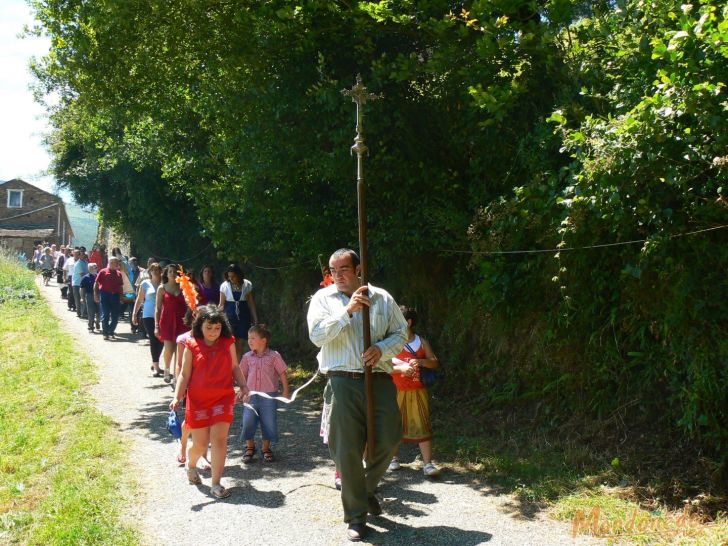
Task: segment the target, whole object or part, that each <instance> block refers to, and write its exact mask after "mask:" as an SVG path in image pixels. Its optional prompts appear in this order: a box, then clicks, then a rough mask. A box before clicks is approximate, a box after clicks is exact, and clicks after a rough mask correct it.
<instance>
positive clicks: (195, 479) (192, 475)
mask: <svg viewBox="0 0 728 546" xmlns="http://www.w3.org/2000/svg"><path fill="white" fill-rule="evenodd" d="M187 479H188V480H189V482H190V484H192V485H200V484H201V483H202V478H200V473H199V472H197V469H196V468H190V467H187Z"/></svg>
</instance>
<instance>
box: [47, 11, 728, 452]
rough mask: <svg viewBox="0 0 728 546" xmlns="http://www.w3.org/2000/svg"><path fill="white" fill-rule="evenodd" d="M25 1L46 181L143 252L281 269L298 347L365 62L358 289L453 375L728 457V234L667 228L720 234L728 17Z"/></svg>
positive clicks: (347, 216)
mask: <svg viewBox="0 0 728 546" xmlns="http://www.w3.org/2000/svg"><path fill="white" fill-rule="evenodd" d="M33 3H34V5H35V6H36V10H37V16H38V18H39V20H40V21H41V23H42V28H43V29H44V31H46V32H48V33H49V34H50V35H51V37H52V39H53V44H54V45H53V51H52V56H51V57H49V58H47V59H44V60H43V61H41V62H39V63H38V64H37V66H36V71H37V74H38V81H39V90H40V91H41V93H42V92H55V93H58V94H59V96H60V106H59V107H58V108H57V109H55V110H54V111H53V114H52V122H53V126H54V133H53V136H52V139H51V141H52V149H53V153H54V158H55V159H54V172H55V174H56V176H57V178H58V180H59V182H60V184H61V185H62V186H64V187H66V188H69V189H70V190H71V191H72V192H73V193H74V195H76V196H77V198H78V199H79V200H81V201H82V202H84V203H96V204H98V205H100V207H101V211H102V214H103V215H104V218H105V220H106V221H107V222H112V223H113V222H115V223H116V225H117V226H118V227H120V228H122V229H124V230H125V231H127V232H128V233H129V234H130V235H131V236H132V238H133V239H134V240H135V241H137V242H138V244H139V245H140V246H141V247H143V248H150V249H151V248H152V245H158V246H163V247H164V248H165V249H166V250H164V251H161V252H158V253H166V254H167V255H170V256H180V255H181V254H185V252H184V251H183V250H182V249H180V248H179V247H180V246H184V248H185V250H186V249H190V250H194V252H189V253H187V254H189V255H193V254H195V252H198V251H200V250H204V248H205V244H206V242H207V241H208V240H209V241H211V242H212V243H213V245H214V247H215V249H216V250H217V252H218V255H217V257H219V258H221V259H222V258H228V257H229V258H235V259H242V260H248V261H250V262H255V263H258V264H266V265H272V264H277V265H290V266H291V268H290V269H287V270H284V271H283V272H277V273H265V270H257V274H258V275H260V276H261V286H263V287H266V289H268V290H270V291H271V293H272V294H275V292H276V290H279V291H286V293H287V294H288V296H287V297H288V298H290V299H285V302H287V303H286V304H283V303H280V304H279V305H275V303H276V301H280V302H283V301H284V300H283V299H279V300H276V299H275V297H270V298H269V301H270V304H269V309H273V308H275V309H279V312H277V313H273V312H271V314H274V315H276V316H274V317H272V318H274V319H277V320H278V321H279V322H281V321H282V322H283V323H285V324H287V325H290V327H291V328H292V329H290V328H287V330H288V331H291V332H298V334H297V336H294V337H298V338H300V341H301V343H305V335H304V334H303V331H302V323H301V321H296V320H292V319H291V317H290V313H291V308H293V309H294V311H295V312H298V311H299V309H298V307H297V305H299V306H300V307H301V310H302V309H303V307H304V305H303V300H304V299H305V295H306V294H307V293H309V292H310V291H311V290H312V288H313V287H312V285H315V279H316V265H315V260H316V256H317V255H318V254H320V253H323V254H324V255H327V253H328V252H330V251H331V249H333V248H336V247H339V246H343V245H355V243H356V222H355V207H356V203H355V198H354V187H353V177H354V163H353V160H352V159H351V157H350V156H349V154H348V148H349V146H350V145H351V143H352V139H353V129H354V127H353V121H354V109H353V105H352V104H351V103H350V102H348V101H347V100H345V99H344V98H343V97H342V96H341V94H340V90H341V89H342V88H343V87H348V86H350V85H351V84H352V83H353V81H354V75H355V74H356V73H357V72H361V73H362V74H363V76H364V80H365V83H366V84H368V85H369V87H370V88H371V89H372V90H375V91H377V92H383V93H384V95H385V99H384V100H382V101H379V102H376V103H371V104H370V105H368V106H367V117H366V119H365V125H366V138H367V144H368V145H369V147H370V148H371V155H370V156H369V157H368V159H367V163H366V168H367V180H368V185H369V203H370V244H371V254H372V259H373V263H374V270H373V272H372V274H373V278H374V279H376V280H378V281H380V284H385V285H386V286H388V287H389V288H391V289H392V291H393V292H394V293H395V294H397V296H398V298H399V299H400V300H403V301H407V302H408V303H410V304H414V305H416V306H418V307H419V308H420V309H421V310H422V312H423V315H424V316H425V322H424V326H425V327H426V328H427V330H428V331H429V332H430V333H431V337H433V339H434V342H435V345H436V346H437V347H438V349H439V351H440V353H441V354H442V355H443V356H444V357H445V360H446V361H447V365H448V368H447V369H448V374H447V375H448V377H449V378H451V379H452V381H453V384H455V383H457V384H459V385H463V384H464V385H466V387H465V388H466V389H467V390H468V391H471V392H473V393H474V394H475V395H477V396H478V398H477V399H478V400H482V401H484V402H486V403H498V402H500V401H503V400H507V401H508V400H523V399H525V400H529V399H539V400H540V401H542V402H543V403H544V404H545V407H546V408H547V409H548V410H549V411H550V412H551V415H556V416H557V420H558V418H559V417H562V418H563V417H566V416H569V415H573V414H579V415H586V416H589V417H591V418H593V417H606V416H609V415H610V414H611V412H613V411H614V409H615V408H620V407H629V408H635V407H636V408H638V410H637V411H639V412H642V413H644V414H646V415H659V416H660V418H661V420H662V421H663V422H664V423H666V424H667V425H668V426H672V427H677V426H679V427H680V428H681V430H682V431H683V432H684V433H685V434H686V435H687V436H690V437H693V438H696V439H698V440H699V441H700V442H701V443H702V444H703V445H705V446H708V447H709V448H711V449H714V450H715V451H716V452H719V451H720V450H721V449H723V450H724V449H725V447H726V445H728V429H727V428H726V425H725V423H724V422H722V417H723V416H724V415H725V414H726V409H727V408H726V395H725V393H726V392H727V388H728V364H727V363H728V343H727V342H726V330H727V326H726V325H727V324H728V320H727V319H728V317H727V316H726V314H727V309H728V307H727V306H726V303H725V302H726V294H727V293H728V292H727V291H726V288H727V285H726V283H727V281H726V278H725V274H724V272H725V268H726V265H728V245H726V244H725V243H726V241H727V239H728V237H727V236H726V231H725V230H715V231H707V232H703V233H699V234H695V235H690V236H685V237H675V235H680V234H685V233H687V232H692V231H698V230H702V229H707V228H712V227H716V226H720V225H723V224H728V209H727V207H726V201H725V199H724V197H723V195H724V190H723V188H725V187H726V186H725V184H726V178H727V176H726V173H727V172H728V157H727V156H728V132H726V131H725V127H726V121H728V113H727V110H728V109H727V108H726V89H725V82H726V81H728V62H727V57H728V21H727V19H726V9H727V8H726V7H725V6H724V5H723V4H724V3H723V2H718V1H717V0H703V1H700V2H695V3H694V4H681V3H680V2H676V1H664V2H653V3H648V2H644V1H635V0H625V1H618V2H579V1H571V0H543V1H538V2H533V1H519V0H489V1H485V0H480V1H477V0H476V1H465V2H447V1H441V0H408V1H401V2H393V1H388V0H381V1H378V2H362V1H357V0H351V1H344V0H341V1H330V0H303V1H298V2H290V1H287V0H272V1H265V2H264V1H258V2H245V3H243V2H240V3H236V2H229V3H222V2H220V3H213V4H210V3H207V2H198V1H194V0H186V1H183V0H177V1H175V2H169V1H167V0H151V1H149V0H145V1H144V2H140V1H138V0H131V1H127V2H108V3H101V2H98V3H88V2H67V1H61V0H49V1H44V2H39V1H37V2H33ZM154 220H156V223H155V222H154ZM150 222H151V223H150ZM151 226H154V227H153V228H152V227H151ZM170 228H171V229H170ZM630 241H640V242H638V243H630V244H625V245H623V246H610V247H604V248H589V249H583V250H569V249H571V248H581V247H591V246H594V245H600V244H604V243H618V242H622V243H627V242H630ZM556 248H564V249H563V250H561V251H560V252H556V251H552V252H548V253H543V254H515V255H513V254H497V253H496V254H494V253H493V252H499V251H503V250H518V249H523V250H538V249H556ZM453 250H461V251H462V250H465V251H469V252H474V254H460V253H453V252H451V251H453ZM281 286H284V287H286V288H281ZM292 286H293V287H297V288H294V289H291V287H292ZM291 290H292V291H293V293H291V294H289V293H288V292H289V291H291ZM295 294H298V295H299V296H300V300H301V301H300V302H298V303H297V302H296V298H295ZM266 297H268V296H266ZM441 388H443V389H447V382H445V383H444V384H443V385H442V387H441Z"/></svg>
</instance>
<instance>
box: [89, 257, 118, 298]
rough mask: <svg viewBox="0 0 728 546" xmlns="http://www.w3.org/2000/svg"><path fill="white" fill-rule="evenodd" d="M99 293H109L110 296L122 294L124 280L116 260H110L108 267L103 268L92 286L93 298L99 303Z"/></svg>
mask: <svg viewBox="0 0 728 546" xmlns="http://www.w3.org/2000/svg"><path fill="white" fill-rule="evenodd" d="M99 292H109V293H111V294H121V293H123V292H124V279H123V277H122V276H121V271H119V260H118V258H111V259H110V260H109V266H108V267H105V268H103V269H102V270H101V271H99V274H98V275H96V283H95V284H94V298H95V299H96V301H97V302H98V301H99V299H98V298H99Z"/></svg>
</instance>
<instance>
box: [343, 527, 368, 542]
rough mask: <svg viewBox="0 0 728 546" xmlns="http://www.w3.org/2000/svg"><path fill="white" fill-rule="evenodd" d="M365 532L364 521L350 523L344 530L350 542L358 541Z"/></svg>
mask: <svg viewBox="0 0 728 546" xmlns="http://www.w3.org/2000/svg"><path fill="white" fill-rule="evenodd" d="M366 534H367V525H366V523H350V524H349V527H348V529H347V530H346V538H348V539H349V540H350V541H351V542H359V541H360V540H361V539H363V538H364V537H365V536H366Z"/></svg>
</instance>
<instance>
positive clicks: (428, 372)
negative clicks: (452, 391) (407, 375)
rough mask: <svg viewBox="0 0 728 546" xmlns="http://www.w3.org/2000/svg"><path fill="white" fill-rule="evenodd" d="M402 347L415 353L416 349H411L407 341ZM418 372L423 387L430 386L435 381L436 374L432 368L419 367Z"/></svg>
mask: <svg viewBox="0 0 728 546" xmlns="http://www.w3.org/2000/svg"><path fill="white" fill-rule="evenodd" d="M404 348H405V349H406V350H407V352H408V353H412V354H413V355H414V354H417V351H415V350H413V349H412V347H410V345H409V343H405V345H404ZM418 371H419V373H420V381H422V384H423V385H424V386H425V387H432V385H434V384H435V381H436V380H437V374H436V373H435V370H433V369H432V368H425V367H424V366H420V367H419V370H418Z"/></svg>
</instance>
